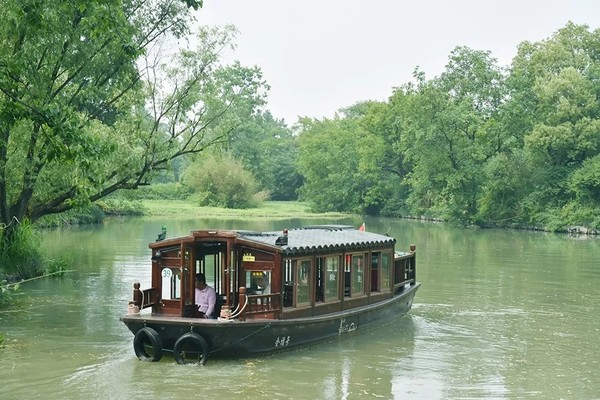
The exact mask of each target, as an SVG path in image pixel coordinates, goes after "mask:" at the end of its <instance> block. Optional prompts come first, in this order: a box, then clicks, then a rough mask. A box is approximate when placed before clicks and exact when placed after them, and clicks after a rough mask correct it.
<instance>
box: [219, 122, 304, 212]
mask: <svg viewBox="0 0 600 400" xmlns="http://www.w3.org/2000/svg"><path fill="white" fill-rule="evenodd" d="M227 149H228V151H230V152H231V154H232V155H233V156H234V157H235V158H237V159H239V160H241V161H242V163H243V164H244V167H245V168H246V169H247V170H248V171H250V172H252V174H253V175H254V177H255V178H256V180H257V182H258V183H259V186H260V188H261V190H263V191H266V192H268V193H269V196H270V198H271V199H272V200H295V199H297V197H298V194H297V190H298V188H299V187H300V186H301V185H302V176H301V175H300V174H299V173H298V172H297V170H296V160H297V158H298V143H297V138H296V136H294V135H293V134H292V131H291V129H289V128H288V127H287V126H286V125H285V123H284V122H283V121H282V120H276V119H274V118H273V116H272V115H271V113H269V112H264V113H259V114H257V115H254V116H252V117H251V118H249V119H248V120H247V121H246V122H245V123H244V124H243V125H241V126H239V127H238V128H237V129H236V130H235V132H234V133H233V134H232V135H231V136H230V138H229V143H228V146H227Z"/></svg>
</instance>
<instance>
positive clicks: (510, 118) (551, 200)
mask: <svg viewBox="0 0 600 400" xmlns="http://www.w3.org/2000/svg"><path fill="white" fill-rule="evenodd" d="M598 48H600V31H599V30H596V31H590V30H589V28H588V27H587V26H586V25H575V24H573V23H568V24H567V25H566V26H565V27H564V28H562V29H559V30H558V31H557V32H556V33H555V34H554V35H553V36H551V37H550V38H548V39H546V40H543V41H540V42H536V43H530V42H523V43H522V44H521V45H520V46H519V50H518V53H517V56H516V57H515V59H514V60H513V63H512V65H511V69H510V76H509V78H508V81H507V82H508V85H509V89H510V98H509V101H508V103H507V104H506V109H505V111H506V113H505V116H507V118H505V119H504V120H503V122H504V123H506V129H507V130H510V131H512V132H515V133H516V136H517V137H521V138H522V143H523V148H524V149H525V151H526V154H527V157H528V158H529V159H530V160H531V165H532V170H531V171H532V172H531V173H532V179H533V181H532V182H531V185H529V187H530V190H529V193H527V194H526V196H525V197H524V198H523V200H522V201H523V204H524V206H525V208H526V209H527V215H529V216H530V221H531V222H534V223H543V224H547V225H548V224H550V225H553V226H555V227H560V226H561V225H564V224H568V223H576V220H575V219H573V218H571V216H569V215H568V213H565V210H576V209H577V207H576V206H574V204H579V205H581V203H580V202H581V201H584V199H585V198H587V194H589V193H590V192H588V190H587V189H585V187H586V186H587V184H584V183H583V182H593V179H592V180H591V181H588V180H587V177H590V176H593V174H592V175H589V172H590V171H591V170H593V168H591V169H590V167H589V166H590V165H593V164H588V163H586V162H587V160H590V159H592V158H594V157H596V156H597V155H598V154H600V134H599V132H600V122H599V120H600V119H599V117H600V103H599V102H598V97H599V96H600V82H599V80H598V76H599V74H600V54H599V53H598ZM584 165H585V167H584ZM582 168H584V169H583V170H582V172H581V173H580V172H579V170H580V169H582ZM584 177H585V178H584ZM584 219H586V220H588V221H589V218H587V217H586V218H584ZM550 221H551V222H550ZM561 221H562V222H561Z"/></svg>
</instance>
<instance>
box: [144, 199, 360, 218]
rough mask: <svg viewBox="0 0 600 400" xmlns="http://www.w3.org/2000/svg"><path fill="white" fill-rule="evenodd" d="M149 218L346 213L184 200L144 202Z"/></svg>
mask: <svg viewBox="0 0 600 400" xmlns="http://www.w3.org/2000/svg"><path fill="white" fill-rule="evenodd" d="M141 203H142V205H143V209H144V215H147V216H171V217H183V216H191V215H193V216H197V217H224V218H238V217H239V218H323V217H332V218H335V217H343V216H346V215H348V214H344V213H335V212H328V213H313V212H311V211H310V210H309V208H308V205H307V204H305V203H302V202H299V201H265V202H263V203H262V204H261V205H260V206H259V207H257V208H247V209H230V208H217V207H200V206H197V205H195V204H194V203H192V202H189V201H184V200H142V201H141Z"/></svg>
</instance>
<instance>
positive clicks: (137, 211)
mask: <svg viewBox="0 0 600 400" xmlns="http://www.w3.org/2000/svg"><path fill="white" fill-rule="evenodd" d="M97 206H98V208H99V209H100V210H102V212H103V213H104V214H106V215H118V216H122V215H144V206H143V205H142V203H141V202H140V201H139V200H126V199H120V198H107V199H104V200H99V201H98V202H97Z"/></svg>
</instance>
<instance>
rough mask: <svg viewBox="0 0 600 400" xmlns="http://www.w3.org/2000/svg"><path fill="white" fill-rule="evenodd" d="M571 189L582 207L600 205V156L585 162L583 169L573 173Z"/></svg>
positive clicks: (570, 182) (570, 183)
mask: <svg viewBox="0 0 600 400" xmlns="http://www.w3.org/2000/svg"><path fill="white" fill-rule="evenodd" d="M569 188H570V190H571V191H572V192H573V193H574V194H575V196H576V199H577V203H579V204H581V205H598V204H600V155H597V156H595V157H592V158H589V159H586V160H584V161H583V164H582V166H581V168H579V169H578V170H577V171H575V172H574V173H573V175H572V176H571V179H570V180H569Z"/></svg>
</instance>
